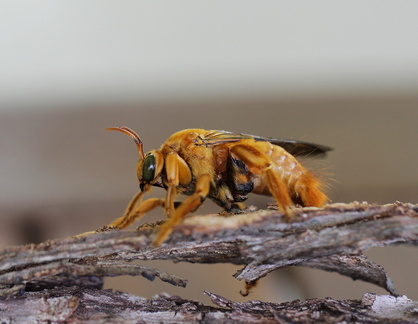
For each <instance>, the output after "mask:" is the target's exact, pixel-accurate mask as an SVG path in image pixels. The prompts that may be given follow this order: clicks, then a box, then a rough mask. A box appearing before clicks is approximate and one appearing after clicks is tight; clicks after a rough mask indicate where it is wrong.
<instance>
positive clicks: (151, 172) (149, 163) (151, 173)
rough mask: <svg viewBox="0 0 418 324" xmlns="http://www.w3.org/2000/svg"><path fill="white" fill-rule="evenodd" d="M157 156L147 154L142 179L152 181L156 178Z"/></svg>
mask: <svg viewBox="0 0 418 324" xmlns="http://www.w3.org/2000/svg"><path fill="white" fill-rule="evenodd" d="M155 167H156V163H155V156H154V154H150V155H147V156H146V157H145V159H144V164H143V166H142V180H143V181H146V182H151V181H152V180H154V179H155Z"/></svg>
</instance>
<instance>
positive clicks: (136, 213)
mask: <svg viewBox="0 0 418 324" xmlns="http://www.w3.org/2000/svg"><path fill="white" fill-rule="evenodd" d="M164 202H165V200H164V199H162V198H150V199H147V200H145V201H144V202H142V203H141V204H140V205H139V206H138V207H136V208H135V209H133V210H131V212H130V213H129V214H126V215H124V216H122V217H120V218H118V219H116V220H115V221H114V222H113V223H112V224H110V225H109V227H116V228H117V229H124V228H127V227H128V226H130V225H131V224H132V223H133V222H135V221H136V220H138V219H140V218H141V217H142V216H144V214H146V213H148V212H149V211H151V210H153V209H154V208H156V207H158V206H164Z"/></svg>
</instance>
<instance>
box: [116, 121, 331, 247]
mask: <svg viewBox="0 0 418 324" xmlns="http://www.w3.org/2000/svg"><path fill="white" fill-rule="evenodd" d="M108 130H115V131H119V132H122V133H125V134H127V135H129V136H130V137H131V138H133V140H134V141H135V143H136V145H137V149H138V153H139V160H138V163H137V165H136V173H137V176H138V181H139V187H140V191H139V192H138V193H137V194H136V195H135V196H134V197H133V198H132V200H131V202H130V203H129V205H128V206H127V208H126V210H125V213H124V215H123V216H122V217H120V218H118V219H116V220H115V221H114V222H113V223H111V224H110V225H109V227H113V228H117V229H124V228H126V227H128V226H129V225H131V224H132V223H133V222H134V221H135V220H137V219H139V218H141V217H142V216H143V215H144V214H146V213H147V212H149V211H151V210H152V209H154V208H156V207H158V206H161V207H163V208H164V210H165V214H166V215H167V217H168V220H167V221H166V222H165V223H164V224H163V225H162V226H161V228H160V230H159V232H158V234H157V237H156V239H155V241H154V245H160V244H161V243H163V242H164V241H165V240H166V238H167V236H168V235H169V234H170V233H171V231H172V230H173V228H174V227H175V226H176V225H178V224H179V223H181V221H182V220H183V219H184V217H185V216H186V215H187V214H188V213H190V212H193V211H195V210H196V209H197V208H198V207H199V206H200V205H201V204H202V203H203V201H204V200H205V199H206V198H210V199H211V200H213V201H214V202H215V203H216V204H218V205H219V206H221V207H222V208H223V209H224V210H226V211H227V212H239V211H240V210H242V209H243V208H244V205H243V204H242V202H243V201H245V200H246V199H247V198H248V194H249V193H256V194H261V195H267V196H273V198H274V199H275V200H276V202H277V203H278V206H279V208H280V209H281V210H282V211H283V212H284V213H285V215H286V216H287V219H289V218H290V215H291V213H290V211H289V206H291V205H292V204H300V205H302V206H315V207H320V206H322V205H324V204H325V203H326V201H327V200H328V198H327V196H326V195H325V194H324V192H323V190H322V183H321V182H320V181H319V180H318V179H317V178H316V177H315V176H314V175H313V174H312V172H310V171H308V170H307V169H306V168H305V167H304V166H303V165H302V164H301V163H300V162H299V161H298V160H297V159H296V157H298V156H307V155H309V156H314V155H324V154H325V153H326V152H327V151H329V150H331V149H330V148H329V147H326V146H323V145H318V144H312V143H307V142H301V141H294V140H284V139H274V138H269V137H259V136H254V135H249V134H243V133H232V132H227V131H221V130H203V129H185V130H182V131H179V132H177V133H175V134H173V135H171V136H170V137H169V138H168V139H167V140H166V141H165V143H164V144H163V145H162V146H161V148H160V149H159V150H152V151H150V152H148V153H147V154H144V151H143V144H142V141H141V139H140V138H139V136H138V134H137V133H135V132H134V131H133V130H131V129H129V128H128V127H124V126H122V127H111V128H108ZM152 187H162V188H164V189H166V191H167V192H166V196H165V199H163V198H150V199H147V200H145V201H142V198H143V196H144V194H145V193H148V192H150V191H151V189H152ZM178 194H184V195H187V196H188V197H187V198H186V199H185V200H184V201H183V202H181V203H180V204H178V203H177V202H175V199H176V197H177V196H178Z"/></svg>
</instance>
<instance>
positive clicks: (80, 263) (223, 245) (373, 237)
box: [0, 203, 418, 320]
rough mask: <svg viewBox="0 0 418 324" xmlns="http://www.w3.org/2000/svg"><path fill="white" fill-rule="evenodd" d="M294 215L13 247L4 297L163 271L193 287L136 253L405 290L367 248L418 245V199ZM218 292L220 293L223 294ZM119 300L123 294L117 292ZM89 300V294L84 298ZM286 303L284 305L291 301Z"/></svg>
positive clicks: (254, 274) (266, 213) (250, 278)
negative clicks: (327, 275) (165, 235)
mask: <svg viewBox="0 0 418 324" xmlns="http://www.w3.org/2000/svg"><path fill="white" fill-rule="evenodd" d="M294 216H295V217H294V221H293V222H291V223H286V222H284V220H283V215H282V214H281V213H280V212H278V211H277V210H273V209H271V210H261V211H255V212H251V213H247V214H240V215H233V216H229V217H223V216H219V215H206V216H194V217H191V218H189V219H186V220H185V222H184V223H183V224H181V225H180V226H178V227H176V228H175V230H174V231H173V233H172V234H171V236H170V237H169V239H168V240H167V241H166V242H165V243H164V244H162V245H161V246H159V247H154V246H152V240H153V238H154V237H155V233H156V231H157V230H158V229H157V228H154V227H152V226H142V227H140V228H139V229H137V230H134V231H102V232H100V231H99V232H98V233H96V234H92V235H88V236H85V237H76V238H70V239H64V240H55V241H49V242H46V243H42V244H39V245H27V246H20V247H12V248H9V249H6V250H3V251H1V252H0V296H2V297H3V298H12V299H11V300H14V299H13V296H15V295H18V294H22V293H24V292H26V293H25V294H24V295H23V298H29V297H28V296H37V295H36V294H39V293H36V291H39V290H40V289H43V288H52V287H55V286H65V287H68V289H70V290H68V291H67V292H68V294H69V295H68V296H71V291H72V290H71V289H75V288H74V287H75V285H77V286H78V287H80V288H79V289H93V290H94V289H96V291H97V292H96V293H95V294H98V295H97V296H100V294H104V292H102V291H100V290H98V289H99V288H100V286H101V283H102V281H101V278H103V277H105V276H116V275H124V274H130V275H143V276H144V277H146V278H148V279H150V280H153V279H154V278H155V277H159V278H160V279H161V280H163V281H166V282H169V283H172V284H175V285H179V286H185V284H186V280H185V279H181V278H177V277H175V276H173V275H170V274H167V273H165V272H162V271H159V270H157V269H151V268H148V267H143V266H137V265H132V264H127V263H126V261H130V260H134V259H141V260H150V259H169V260H173V261H185V262H193V263H195V262H199V263H221V262H222V263H226V262H227V263H233V264H238V265H244V268H242V269H241V270H240V271H238V272H237V273H236V274H235V277H236V278H237V279H239V280H242V279H244V280H246V282H247V283H249V284H251V283H252V282H254V281H256V280H257V279H259V278H261V277H263V276H265V275H267V274H268V273H269V272H271V271H273V270H275V269H278V268H283V267H287V266H291V265H301V266H307V267H313V268H318V269H323V270H327V271H335V272H338V273H340V274H342V275H345V276H349V277H351V278H353V279H361V280H364V281H367V282H371V283H374V284H376V285H378V286H381V287H383V288H385V289H386V290H387V291H388V292H390V293H391V294H392V295H395V296H396V295H397V292H396V290H395V287H394V286H393V284H392V281H391V280H390V278H389V277H388V276H387V274H386V272H385V271H384V269H383V268H382V267H380V266H379V265H376V264H374V263H373V262H372V261H370V260H368V259H367V258H366V257H365V256H364V255H363V254H362V252H363V251H366V250H368V249H370V248H373V247H378V246H386V245H389V244H395V243H397V244H400V243H402V244H412V245H417V244H418V206H417V205H411V204H402V203H395V204H390V205H384V206H379V205H369V204H359V203H352V204H334V205H329V206H327V207H325V208H323V209H317V208H296V209H295V210H294ZM83 291H84V292H85V291H87V290H83ZM45 294H46V293H45ZM114 294H116V293H114ZM208 294H209V293H208ZM68 296H67V297H68ZM213 296H215V295H211V298H212V299H215V300H220V299H222V298H221V297H219V296H218V297H213ZM30 298H32V297H30ZM34 298H35V299H36V297H34ZM114 298H120V297H117V296H116V295H114ZM161 298H163V297H161ZM164 298H166V297H164ZM388 298H389V297H388ZM70 299H71V298H70ZM166 299H167V300H170V298H168V297H167V298H166ZM17 300H20V299H17ZM17 300H15V301H16V302H17ZM84 302H85V300H83V299H82V298H81V299H79V300H78V302H77V303H84ZM184 302H185V303H186V304H187V303H189V304H187V305H195V304H193V302H186V301H184ZM214 302H215V301H214ZM319 302H320V303H325V304H327V303H328V301H319ZM219 303H221V302H219ZM219 303H218V305H219ZM222 303H223V302H222ZM228 303H229V304H230V305H232V304H234V303H232V302H228ZM231 303H232V304H231ZM347 303H348V304H347ZM353 303H354V302H353ZM215 304H216V302H215ZM300 304H303V303H300ZM83 305H84V304H83ZM234 305H238V304H236V303H235V304H234ZM274 305H275V306H274V307H276V306H277V307H279V306H278V305H277V304H274ZM289 305H290V304H289ZM292 305H293V304H292ZM327 305H328V306H327V307H331V308H333V307H334V308H336V309H337V310H338V309H342V308H344V307H345V306H344V305H346V306H347V305H348V306H347V307H348V308H347V309H349V308H350V307H352V305H351V304H350V303H349V302H344V301H340V302H338V301H333V302H332V303H331V304H330V303H328V304H327ZM330 305H331V306H330ZM332 305H333V306H332ZM353 305H354V304H353ZM356 305H357V304H356ZM247 306H248V305H246V307H247ZM83 307H85V305H84V306H83ZM193 307H197V308H199V307H203V306H196V305H195V306H193ZM269 307H270V308H271V309H270V310H269V312H270V315H269V316H270V317H271V318H272V319H274V318H283V320H284V318H285V317H283V316H284V315H283V316H282V315H278V314H279V313H280V312H278V310H275V309H276V308H274V307H273V306H269ZM280 307H281V308H279V310H281V309H286V307H287V306H280ZM289 307H290V306H289ZM300 307H302V306H300ZM303 307H305V306H303ZM306 307H307V306H306ZM362 307H363V306H362ZM308 308H309V307H308ZM272 310H274V311H272ZM200 313H202V312H200ZM311 315H312V314H311ZM277 316H279V317H277ZM280 316H282V317H280Z"/></svg>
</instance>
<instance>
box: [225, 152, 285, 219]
mask: <svg viewBox="0 0 418 324" xmlns="http://www.w3.org/2000/svg"><path fill="white" fill-rule="evenodd" d="M231 151H232V152H233V153H234V154H235V155H236V156H237V157H238V158H239V159H240V160H242V161H243V162H244V163H245V164H246V166H247V167H248V169H249V170H250V171H251V172H253V173H255V174H265V175H266V179H267V185H268V188H269V191H270V193H271V195H272V196H273V198H274V199H275V200H276V201H277V203H278V205H279V207H280V209H281V210H282V211H283V212H284V213H285V216H286V220H288V221H289V220H290V219H291V218H292V213H291V211H290V209H289V206H291V205H292V199H291V197H290V195H289V191H288V188H287V186H286V184H285V183H284V182H283V180H282V179H281V177H280V175H279V174H278V173H277V172H274V170H273V168H272V166H273V161H271V159H270V158H269V157H268V156H267V155H265V154H264V153H263V152H261V151H260V150H259V149H258V148H257V147H255V146H254V145H250V144H237V145H235V146H233V147H232V148H231Z"/></svg>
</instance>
